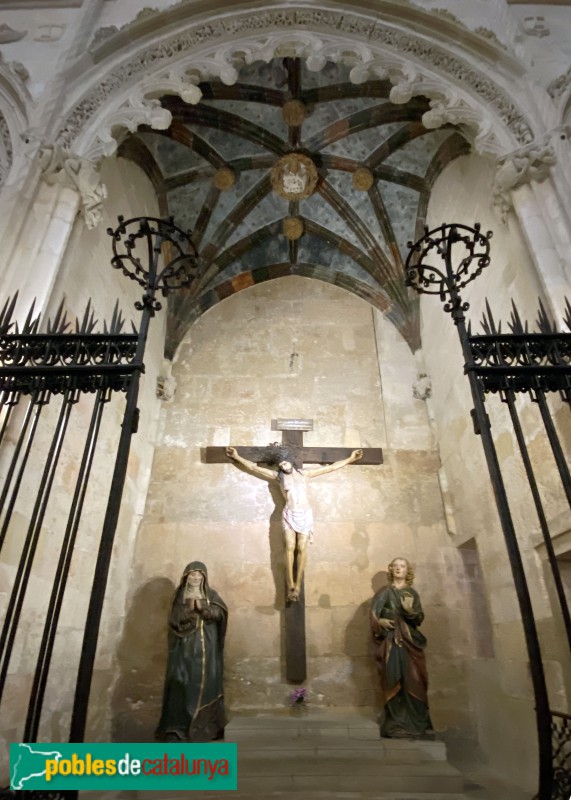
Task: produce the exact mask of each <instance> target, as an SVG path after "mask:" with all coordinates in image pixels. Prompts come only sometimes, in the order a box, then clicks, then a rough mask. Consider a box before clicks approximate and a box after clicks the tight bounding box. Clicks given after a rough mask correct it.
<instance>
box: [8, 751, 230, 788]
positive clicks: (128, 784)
mask: <svg viewBox="0 0 571 800" xmlns="http://www.w3.org/2000/svg"><path fill="white" fill-rule="evenodd" d="M237 758H238V747H237V745H236V744H233V743H228V744H226V743H219V742H216V743H214V742H213V743H209V744H186V743H182V742H181V743H180V744H171V743H169V744H157V743H152V744H141V743H138V744H85V743H84V744H68V743H66V744H58V743H50V744H44V743H41V744H38V743H33V744H11V745H10V788H11V789H13V790H24V791H25V790H32V789H35V790H37V789H44V790H45V789H57V790H65V789H72V790H82V789H83V790H90V791H93V790H101V791H105V790H122V789H146V790H150V789H157V790H158V789H163V790H164V789H168V790H180V791H191V790H193V789H197V790H198V789H200V790H201V791H204V790H209V789H210V790H212V791H220V790H224V789H227V790H235V789H237V786H238V765H237Z"/></svg>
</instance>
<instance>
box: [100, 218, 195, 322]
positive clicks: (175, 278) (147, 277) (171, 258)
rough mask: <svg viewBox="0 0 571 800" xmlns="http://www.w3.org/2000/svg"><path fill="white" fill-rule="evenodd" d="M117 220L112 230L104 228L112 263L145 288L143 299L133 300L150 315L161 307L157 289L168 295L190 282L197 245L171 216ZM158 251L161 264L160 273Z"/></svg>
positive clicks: (140, 309)
mask: <svg viewBox="0 0 571 800" xmlns="http://www.w3.org/2000/svg"><path fill="white" fill-rule="evenodd" d="M118 219H119V226H118V227H117V228H116V229H115V230H113V229H112V228H108V229H107V233H108V234H109V236H111V237H112V240H113V257H112V259H111V265H112V266H113V267H114V268H115V269H118V270H121V272H122V273H123V274H124V275H126V276H127V277H128V278H130V279H131V280H134V281H137V283H139V284H140V285H141V286H142V287H143V288H144V289H145V293H144V295H143V299H142V301H141V302H137V303H135V308H137V309H138V310H139V311H142V310H143V309H144V308H149V310H150V311H151V315H153V314H154V313H155V312H156V311H160V309H161V308H162V304H161V303H160V302H159V301H158V300H157V299H156V297H155V295H156V294H157V292H160V293H161V294H162V296H163V297H167V296H168V295H169V294H170V293H171V292H173V291H176V290H177V289H182V288H185V287H188V286H190V285H191V283H192V281H193V279H194V278H195V276H196V273H197V267H198V265H197V262H198V254H197V251H196V248H195V246H194V244H193V242H192V239H191V238H190V235H189V234H188V233H186V232H185V231H183V230H182V228H179V227H178V226H177V225H175V224H174V220H173V217H169V219H166V220H165V219H159V218H157V217H133V218H132V219H129V220H127V221H125V219H124V217H121V216H120V217H118ZM161 251H162V254H163V262H164V266H163V268H162V270H161V271H160V272H159V271H158V268H157V265H158V262H159V257H160V255H161Z"/></svg>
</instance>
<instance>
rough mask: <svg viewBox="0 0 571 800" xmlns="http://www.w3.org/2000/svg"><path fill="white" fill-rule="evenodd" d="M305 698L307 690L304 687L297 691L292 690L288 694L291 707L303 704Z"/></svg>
mask: <svg viewBox="0 0 571 800" xmlns="http://www.w3.org/2000/svg"><path fill="white" fill-rule="evenodd" d="M306 696H307V689H306V688H305V686H300V687H299V688H298V689H294V690H293V691H291V692H290V693H289V701H290V703H291V704H292V706H300V705H302V704H303V703H305V698H306Z"/></svg>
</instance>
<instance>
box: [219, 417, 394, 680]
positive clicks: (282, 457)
mask: <svg viewBox="0 0 571 800" xmlns="http://www.w3.org/2000/svg"><path fill="white" fill-rule="evenodd" d="M272 429H273V430H281V431H282V441H281V445H280V444H278V443H277V442H276V443H274V444H273V445H269V446H268V447H237V448H234V447H229V448H226V447H207V448H206V452H205V461H206V463H209V464H220V463H224V462H227V461H228V459H229V458H230V459H232V460H233V461H234V462H235V463H237V464H241V465H242V466H244V467H245V468H246V469H248V470H249V471H250V472H251V473H252V474H254V475H257V476H258V477H262V478H266V479H269V480H278V481H279V483H280V487H281V490H282V494H283V495H284V498H285V506H284V510H283V514H282V525H283V530H284V537H285V559H286V607H285V631H286V638H285V641H286V653H285V655H286V675H287V679H288V680H289V681H292V682H296V683H299V682H302V681H304V680H305V679H306V676H307V666H306V654H305V613H304V612H305V602H304V600H305V598H304V584H303V571H304V567H305V558H306V548H307V543H308V540H309V536H310V535H311V533H312V531H313V516H312V512H311V507H310V506H309V502H308V500H307V492H306V488H305V484H306V480H307V479H308V478H312V477H315V476H316V475H323V474H325V473H327V472H332V471H333V470H336V469H340V468H341V467H344V466H347V465H349V464H354V463H358V464H382V461H383V454H382V450H381V448H378V447H369V448H365V449H364V450H350V449H349V448H345V447H328V448H321V447H304V445H303V432H304V431H309V430H313V420H305V419H304V420H301V419H278V420H273V421H272ZM304 462H306V463H310V464H319V465H321V466H319V467H317V468H314V469H311V470H304V469H303V464H304ZM263 464H272V465H273V466H274V467H275V468H274V469H267V468H266V467H264V466H261V465H263Z"/></svg>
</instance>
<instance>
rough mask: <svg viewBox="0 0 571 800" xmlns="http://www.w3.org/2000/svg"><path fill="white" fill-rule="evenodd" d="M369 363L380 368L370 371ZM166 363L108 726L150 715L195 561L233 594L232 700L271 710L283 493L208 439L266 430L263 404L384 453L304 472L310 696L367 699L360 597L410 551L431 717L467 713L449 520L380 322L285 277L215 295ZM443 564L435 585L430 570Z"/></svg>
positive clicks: (371, 702)
mask: <svg viewBox="0 0 571 800" xmlns="http://www.w3.org/2000/svg"><path fill="white" fill-rule="evenodd" d="M379 365H380V370H379ZM173 375H174V376H175V377H176V380H177V384H178V387H177V392H176V395H175V398H174V400H173V401H172V402H171V403H168V404H165V406H164V409H163V414H162V418H161V429H162V434H161V439H160V442H159V444H158V446H157V449H156V452H155V459H154V464H153V474H152V479H151V486H150V491H149V496H148V501H147V507H146V511H145V517H144V520H143V523H142V525H141V528H140V531H139V536H138V539H137V547H136V554H135V559H134V563H133V568H132V572H131V595H130V602H129V609H128V612H127V620H126V627H125V630H124V635H123V640H122V642H121V645H120V648H119V662H120V665H121V677H120V680H119V682H118V684H117V689H116V692H115V703H114V719H115V727H114V736H115V737H116V738H117V739H119V740H124V741H127V740H130V741H132V740H140V739H143V740H144V739H146V738H148V737H149V736H152V732H153V729H154V726H155V725H156V723H157V721H158V717H159V713H160V703H161V693H162V681H163V674H164V666H165V658H166V619H167V614H168V607H169V601H170V596H171V594H172V591H173V588H174V586H175V584H176V583H177V582H178V580H179V577H180V574H181V572H182V569H183V568H184V566H185V564H187V563H188V562H189V561H191V560H193V559H202V560H204V561H205V562H206V564H207V565H208V568H209V574H210V579H211V583H212V585H213V586H214V587H215V588H216V589H217V590H218V591H219V592H220V594H221V595H222V597H223V598H224V599H225V600H226V602H227V603H228V606H229V608H230V622H229V631H228V639H227V649H226V659H225V661H226V692H227V701H228V708H229V713H230V714H232V713H233V712H236V711H243V710H254V709H263V708H266V709H268V708H272V709H276V708H278V709H279V708H281V707H283V706H284V704H285V703H286V700H287V694H288V691H290V690H291V686H289V685H288V684H287V682H286V680H285V674H284V659H283V647H284V630H283V625H284V621H283V612H284V587H283V553H282V550H283V545H282V534H281V528H280V513H281V507H282V506H281V500H280V497H279V496H278V493H277V492H276V491H275V488H274V487H270V486H269V485H268V483H267V482H266V481H264V480H260V479H257V478H255V477H253V476H251V475H249V474H247V473H246V472H243V471H241V470H239V469H237V468H236V467H235V466H233V465H232V464H231V463H228V464H220V465H211V464H205V463H203V461H202V458H201V449H202V448H204V447H205V446H207V445H228V444H234V445H250V444H267V443H268V442H269V441H271V440H274V439H276V438H277V437H278V436H279V434H277V433H275V432H272V431H271V430H270V421H271V420H272V419H275V418H278V417H310V418H313V420H314V430H313V431H312V432H309V433H307V434H305V440H306V442H307V443H308V444H310V445H311V444H316V445H324V446H327V445H344V446H348V447H359V446H360V447H367V446H382V447H383V448H384V456H385V462H384V464H383V465H382V466H351V467H350V468H347V469H346V470H344V471H342V472H336V473H333V474H330V475H326V476H321V477H319V478H316V479H315V482H314V483H312V484H311V485H310V490H311V496H312V500H313V506H314V513H315V520H316V523H315V542H314V544H313V545H312V546H311V547H310V548H309V557H308V566H307V572H306V619H307V652H308V681H307V686H308V691H309V702H310V703H311V704H312V705H330V706H368V707H370V708H371V712H372V710H373V708H378V705H379V692H378V682H377V679H376V676H375V674H374V670H373V666H372V664H371V658H370V653H369V645H368V639H369V634H368V622H367V614H368V606H369V601H370V598H371V596H372V594H373V592H374V591H375V590H377V589H378V588H380V586H381V585H383V583H384V582H385V578H386V575H385V569H386V564H387V563H388V561H389V560H390V559H391V558H393V557H395V556H396V555H399V554H401V555H404V556H406V557H408V558H410V559H411V560H412V561H413V562H414V563H415V564H416V566H417V574H418V580H417V587H418V589H419V591H420V593H421V596H422V597H423V599H424V603H425V610H426V616H427V619H426V623H425V632H426V634H427V636H428V639H429V656H428V659H429V668H430V670H431V678H432V684H431V685H432V692H431V698H432V707H433V715H434V721H435V724H436V725H437V726H438V727H439V728H441V729H442V728H447V727H454V728H456V729H462V730H463V731H464V733H466V731H467V729H469V727H470V722H469V698H468V694H467V688H466V680H465V675H466V663H465V659H466V651H467V642H468V640H469V631H470V629H471V624H472V623H471V619H470V610H469V608H467V601H466V600H465V598H464V597H463V594H462V591H461V589H462V586H461V573H462V571H463V568H462V562H461V558H460V557H459V555H458V553H457V552H456V549H455V548H454V547H453V546H451V544H450V542H449V539H448V534H447V533H446V528H445V522H444V513H443V507H442V501H441V496H440V491H439V485H438V467H439V460H438V454H437V451H436V449H435V447H434V443H433V439H432V434H431V431H430V428H429V424H428V420H427V416H426V409H425V404H424V402H423V401H422V400H419V399H415V398H414V397H413V389H412V384H413V382H414V381H415V380H416V377H417V366H416V363H415V359H414V357H413V356H412V354H411V352H410V350H409V349H408V347H407V345H406V344H405V343H404V342H403V340H402V339H401V338H400V335H399V334H398V333H397V332H396V330H395V329H394V328H393V326H392V325H391V324H389V323H388V322H387V321H386V320H384V319H383V318H382V317H381V316H380V315H378V314H377V313H376V312H375V313H373V312H372V310H371V309H370V307H368V306H367V305H366V304H365V303H364V302H363V301H360V300H358V299H356V298H354V297H352V296H351V295H349V294H347V293H346V292H344V291H343V290H341V289H338V288H336V287H333V286H330V285H328V284H320V283H318V282H315V281H310V280H308V279H305V278H296V277H290V278H283V279H280V280H277V281H272V282H269V283H266V284H262V285H259V286H256V287H253V288H250V289H248V290H246V291H243V292H240V293H239V294H236V295H233V296H232V297H231V298H230V299H228V300H225V301H223V302H222V303H221V304H220V305H218V306H216V307H215V308H213V309H212V310H211V311H209V312H208V313H207V314H206V315H205V316H204V317H202V318H201V319H200V320H199V321H198V322H196V323H195V325H194V326H193V328H192V329H191V331H190V333H189V335H188V336H187V338H186V340H185V341H184V343H183V344H182V345H181V347H180V350H179V353H178V356H177V359H176V363H175V365H174V368H173ZM451 572H452V573H454V580H453V581H452V582H451V583H450V586H449V588H448V589H447V592H446V596H444V594H443V590H442V583H441V578H442V577H443V576H446V575H447V574H449V573H451Z"/></svg>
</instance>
